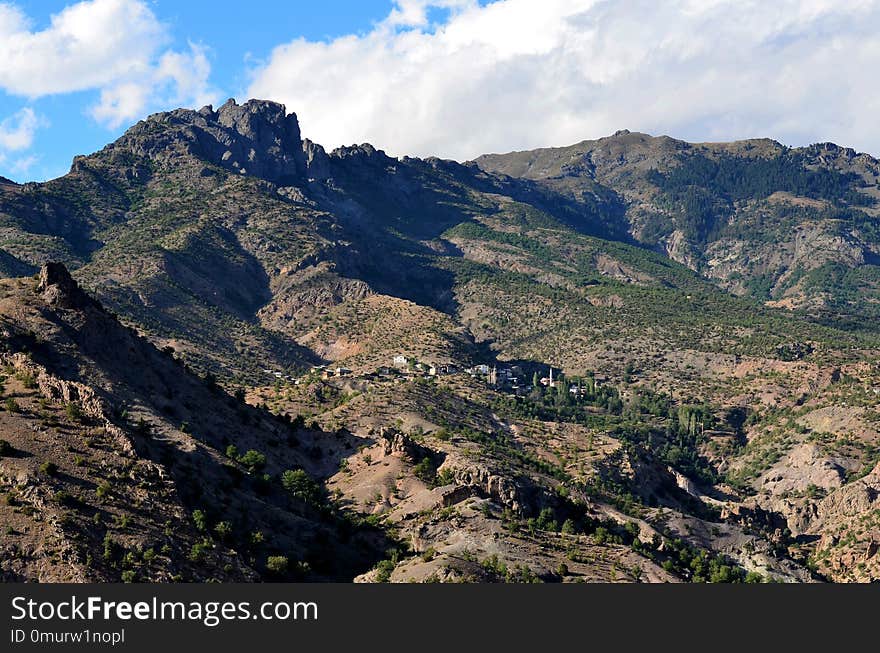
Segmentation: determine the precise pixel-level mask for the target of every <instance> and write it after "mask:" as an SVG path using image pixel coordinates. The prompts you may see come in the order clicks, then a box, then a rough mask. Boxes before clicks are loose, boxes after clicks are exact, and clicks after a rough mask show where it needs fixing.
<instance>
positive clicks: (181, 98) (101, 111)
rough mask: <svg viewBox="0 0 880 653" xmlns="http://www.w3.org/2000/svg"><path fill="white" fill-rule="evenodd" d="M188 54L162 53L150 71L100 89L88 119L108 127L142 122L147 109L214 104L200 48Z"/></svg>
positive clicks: (195, 46)
mask: <svg viewBox="0 0 880 653" xmlns="http://www.w3.org/2000/svg"><path fill="white" fill-rule="evenodd" d="M189 47H190V49H189V51H188V52H174V51H168V52H165V53H164V54H163V55H162V56H161V58H160V59H159V61H158V62H157V64H156V66H155V67H154V68H148V69H147V70H146V71H144V72H143V73H142V74H138V75H133V76H125V77H123V78H122V79H121V80H120V81H118V82H116V83H114V84H112V85H110V86H108V87H106V88H103V89H102V90H101V96H100V99H99V100H98V102H97V104H95V105H94V106H93V107H92V108H91V111H90V113H91V115H92V117H94V118H95V119H96V120H97V121H98V122H101V123H104V124H106V125H107V126H108V127H113V128H115V127H118V126H119V125H121V124H123V123H125V122H131V121H133V120H137V119H138V118H142V117H143V114H144V112H145V110H146V109H147V108H149V107H155V106H162V107H163V108H167V107H170V106H181V105H183V106H202V105H205V104H210V103H212V102H215V101H216V100H217V98H218V93H217V91H216V90H215V89H214V88H213V87H212V86H211V85H210V83H209V81H208V78H209V77H210V74H211V64H210V62H209V61H208V57H207V55H206V51H205V48H204V46H202V45H199V44H195V43H191V44H190V46H189Z"/></svg>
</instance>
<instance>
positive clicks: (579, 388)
mask: <svg viewBox="0 0 880 653" xmlns="http://www.w3.org/2000/svg"><path fill="white" fill-rule="evenodd" d="M391 363H392V364H391V365H390V366H385V365H383V366H381V367H379V368H378V369H377V370H376V375H378V376H380V377H396V378H398V379H402V378H405V377H431V376H446V375H450V374H467V375H469V376H471V377H472V378H479V379H483V380H484V381H485V382H486V383H487V384H488V385H490V386H493V387H495V388H496V389H498V390H502V391H506V392H512V393H514V394H517V395H524V394H527V393H529V392H531V391H532V389H533V385H534V384H535V382H537V383H538V384H540V386H542V387H544V388H548V389H549V388H557V387H559V386H560V385H561V384H562V375H561V373H560V372H559V371H558V370H554V369H553V367H550V368H549V371H548V374H547V376H541V377H540V378H539V377H538V376H537V375H534V376H533V378H532V379H527V377H526V372H525V371H524V370H523V369H522V368H521V367H520V366H519V365H509V366H502V367H498V365H496V364H491V365H489V364H486V363H480V364H478V365H474V366H472V367H460V366H459V365H456V364H455V363H442V364H433V363H423V362H421V361H419V360H417V359H415V358H412V357H408V356H405V355H404V354H398V355H396V356H394V358H393V359H392V361H391ZM263 372H264V373H266V374H268V375H271V376H272V377H274V378H275V379H276V380H279V381H290V382H292V383H294V384H295V385H299V384H300V383H301V382H302V381H303V379H304V378H306V377H303V378H295V377H292V376H290V375H288V374H285V373H283V372H278V371H274V370H263ZM317 375H319V376H320V377H321V378H322V379H335V378H346V377H352V376H353V372H352V370H350V369H348V368H347V367H342V366H337V367H332V366H329V365H315V366H314V367H312V368H311V371H310V372H309V374H308V375H307V376H311V377H312V378H314V376H317ZM601 380H602V379H599V378H595V381H601ZM530 381H531V382H530ZM593 389H594V388H590V387H589V385H588V384H580V385H579V384H577V383H574V384H572V385H570V386H568V392H570V393H571V394H573V395H576V396H580V395H586V394H589V393H590V392H591V391H592V390H593Z"/></svg>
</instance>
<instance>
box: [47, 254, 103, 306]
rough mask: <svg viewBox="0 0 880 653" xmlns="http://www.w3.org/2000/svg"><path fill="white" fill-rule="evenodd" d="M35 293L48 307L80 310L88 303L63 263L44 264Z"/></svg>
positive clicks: (87, 299) (87, 298)
mask: <svg viewBox="0 0 880 653" xmlns="http://www.w3.org/2000/svg"><path fill="white" fill-rule="evenodd" d="M37 292H38V293H40V294H41V295H42V296H43V299H44V300H45V301H46V303H47V304H49V305H50V306H54V307H58V308H80V307H82V306H85V305H86V304H88V303H89V302H90V299H89V297H88V296H87V295H86V294H85V293H84V292H83V291H82V290H81V289H80V287H79V285H77V283H76V281H74V279H73V277H71V276H70V272H68V271H67V268H66V267H64V264H63V263H46V264H45V265H44V266H43V267H42V268H41V269H40V281H39V284H38V285H37Z"/></svg>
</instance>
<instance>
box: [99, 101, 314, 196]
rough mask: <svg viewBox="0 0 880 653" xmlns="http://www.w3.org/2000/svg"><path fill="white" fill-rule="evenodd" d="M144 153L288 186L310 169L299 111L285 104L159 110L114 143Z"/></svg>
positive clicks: (168, 161) (165, 160) (165, 161)
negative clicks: (190, 158)
mask: <svg viewBox="0 0 880 653" xmlns="http://www.w3.org/2000/svg"><path fill="white" fill-rule="evenodd" d="M114 147H115V148H118V149H119V150H121V151H125V150H127V151H128V152H131V153H133V154H135V155H136V156H140V157H147V158H150V159H152V160H154V161H157V162H160V163H162V164H165V165H173V164H174V162H175V161H176V160H178V159H179V158H180V157H181V156H182V155H194V156H197V157H199V158H201V159H203V160H206V161H208V162H210V163H212V164H214V165H218V166H221V167H223V168H226V169H227V170H230V171H232V172H237V173H239V174H242V175H250V176H253V177H260V178H262V179H265V180H267V181H270V182H273V183H280V184H290V183H292V182H293V181H295V180H298V179H300V178H302V177H303V176H304V174H305V172H306V162H305V160H306V159H305V154H304V152H303V142H302V138H301V136H300V130H299V122H298V120H297V117H296V114H295V113H290V114H288V113H287V110H286V109H285V107H284V105H283V104H278V103H277V102H269V101H266V100H250V101H248V102H245V103H244V104H241V105H239V104H236V102H235V100H233V99H229V100H227V101H226V103H225V104H224V105H223V106H221V107H220V108H219V109H217V110H216V111H215V110H214V109H213V107H211V106H210V105H209V106H205V107H202V108H201V109H199V110H198V111H192V110H190V109H176V110H174V111H169V112H166V113H157V114H155V115H152V116H150V117H149V118H148V119H146V120H142V121H141V122H139V123H138V124H137V125H135V126H134V127H132V128H131V129H130V130H128V132H126V133H125V135H124V136H123V137H122V138H121V139H120V140H119V141H118V142H117V143H116V144H115V145H114Z"/></svg>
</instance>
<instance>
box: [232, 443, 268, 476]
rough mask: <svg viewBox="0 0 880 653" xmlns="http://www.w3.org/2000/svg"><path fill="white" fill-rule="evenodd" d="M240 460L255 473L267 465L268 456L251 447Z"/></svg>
mask: <svg viewBox="0 0 880 653" xmlns="http://www.w3.org/2000/svg"><path fill="white" fill-rule="evenodd" d="M238 462H240V463H241V464H242V465H244V466H245V467H247V468H248V471H250V472H251V473H253V472H256V471H257V470H260V469H263V467H265V466H266V456H265V454H262V453H260V452H259V451H257V450H255V449H249V450H248V451H247V452H245V454H244V455H243V456H242V457H241V458H239V459H238Z"/></svg>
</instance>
